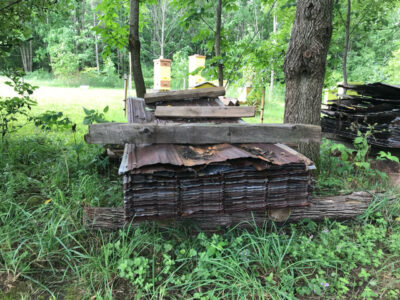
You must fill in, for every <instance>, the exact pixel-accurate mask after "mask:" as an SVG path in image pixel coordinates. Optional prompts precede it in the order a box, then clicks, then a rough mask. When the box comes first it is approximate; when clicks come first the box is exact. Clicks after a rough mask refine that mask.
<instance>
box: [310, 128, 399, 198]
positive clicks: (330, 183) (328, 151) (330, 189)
mask: <svg viewBox="0 0 400 300" xmlns="http://www.w3.org/2000/svg"><path fill="white" fill-rule="evenodd" d="M372 132H373V127H369V128H368V130H367V131H366V132H361V131H360V130H358V131H357V137H356V138H355V139H354V141H353V147H354V148H349V147H347V146H345V145H343V144H337V143H334V142H332V141H330V140H323V141H322V144H321V166H320V174H319V177H318V184H317V193H320V194H325V193H337V192H338V191H339V190H342V191H345V192H348V191H352V190H354V189H375V188H377V189H382V190H383V189H384V188H385V187H386V185H387V183H388V179H389V177H388V176H387V174H386V173H384V172H381V171H379V170H376V169H373V168H372V167H371V159H370V158H369V156H368V154H369V152H370V145H369V143H368V139H369V138H373V136H372ZM377 159H378V160H379V159H380V160H391V161H393V162H398V160H399V159H398V157H396V156H393V155H391V154H390V152H389V153H386V152H384V151H380V152H379V154H378V157H377Z"/></svg>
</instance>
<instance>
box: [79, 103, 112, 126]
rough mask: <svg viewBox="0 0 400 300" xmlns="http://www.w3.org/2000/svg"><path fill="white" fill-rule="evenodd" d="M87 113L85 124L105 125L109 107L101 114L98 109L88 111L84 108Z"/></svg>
mask: <svg viewBox="0 0 400 300" xmlns="http://www.w3.org/2000/svg"><path fill="white" fill-rule="evenodd" d="M83 111H84V112H85V118H84V119H83V124H85V125H89V124H93V123H105V122H107V121H106V120H105V114H106V113H107V112H108V106H106V107H104V108H103V111H102V112H99V111H98V110H96V109H87V108H85V107H84V108H83Z"/></svg>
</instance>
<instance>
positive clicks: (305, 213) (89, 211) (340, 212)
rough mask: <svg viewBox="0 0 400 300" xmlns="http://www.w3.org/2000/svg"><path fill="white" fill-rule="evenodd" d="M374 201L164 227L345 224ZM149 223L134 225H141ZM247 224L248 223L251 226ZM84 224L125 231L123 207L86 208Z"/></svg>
mask: <svg viewBox="0 0 400 300" xmlns="http://www.w3.org/2000/svg"><path fill="white" fill-rule="evenodd" d="M373 199H374V197H373V195H372V194H370V193H368V192H354V193H352V194H349V195H341V196H330V197H316V198H315V199H313V200H311V203H310V205H309V206H306V207H299V208H292V209H291V211H290V215H289V217H288V218H287V216H285V215H286V211H285V210H273V211H270V212H265V211H256V212H249V211H246V212H235V213H214V214H193V215H191V216H189V217H181V218H179V219H178V218H177V219H174V220H165V219H163V220H161V221H160V222H162V223H167V224H171V223H173V222H176V221H177V222H182V221H184V220H187V219H191V220H192V221H193V222H194V223H195V224H197V225H198V226H199V227H200V228H202V229H204V230H212V229H216V228H218V227H230V226H235V225H237V224H240V225H242V226H249V225H250V224H251V223H253V220H254V222H255V223H256V224H257V225H263V224H264V222H265V221H267V220H273V221H277V222H279V221H281V222H282V221H287V222H298V221H301V220H303V219H306V218H308V219H311V220H314V221H317V220H323V219H325V218H330V219H336V220H343V219H351V218H355V217H357V216H359V215H361V214H363V213H364V212H365V210H366V209H367V208H368V207H369V205H370V204H371V203H372V201H373ZM144 221H146V220H137V221H133V225H137V224H139V223H141V222H144ZM245 221H248V222H247V223H246V222H245ZM84 222H85V223H86V225H87V226H88V227H90V228H93V229H111V230H115V229H118V228H122V227H123V226H124V225H125V217H124V209H123V207H116V208H112V207H85V208H84Z"/></svg>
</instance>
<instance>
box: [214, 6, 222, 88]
mask: <svg viewBox="0 0 400 300" xmlns="http://www.w3.org/2000/svg"><path fill="white" fill-rule="evenodd" d="M221 18H222V0H218V1H217V13H216V28H215V56H217V57H218V85H219V86H224V65H223V64H222V62H221V57H220V56H221Z"/></svg>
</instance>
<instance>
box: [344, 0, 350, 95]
mask: <svg viewBox="0 0 400 300" xmlns="http://www.w3.org/2000/svg"><path fill="white" fill-rule="evenodd" d="M350 14H351V0H347V18H346V24H345V30H346V35H345V39H344V49H343V63H342V69H343V84H347V53H348V52H349V38H350ZM344 92H345V93H346V89H344Z"/></svg>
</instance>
